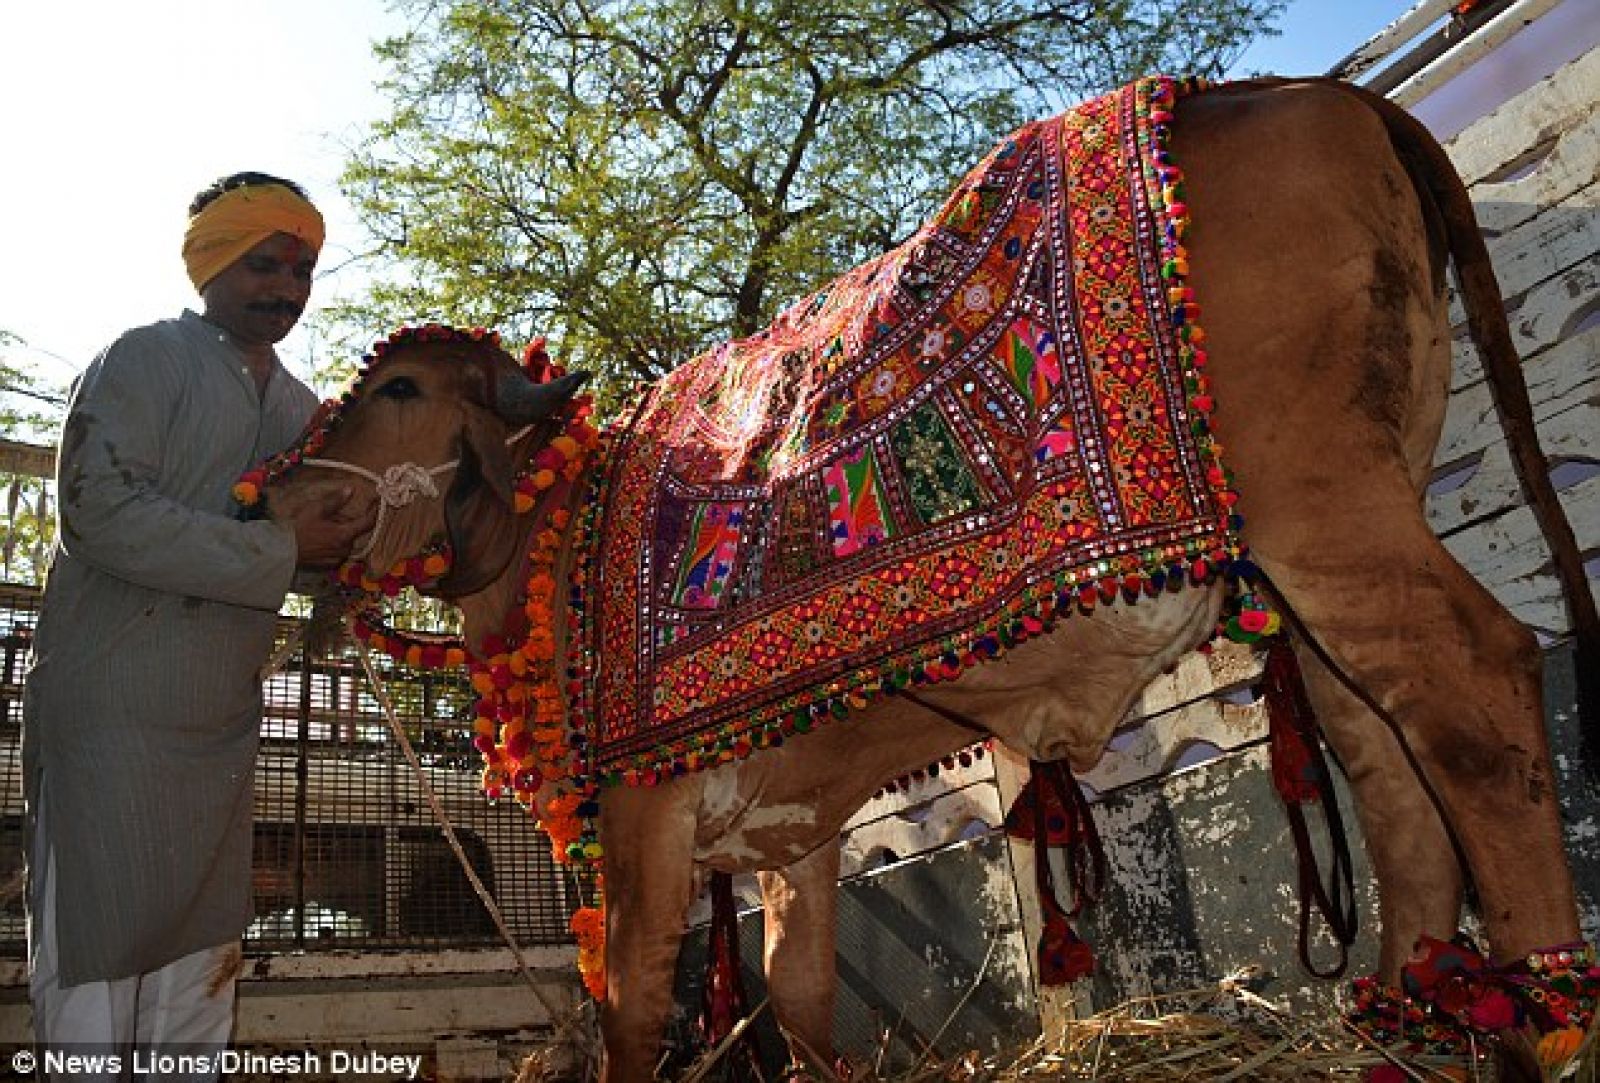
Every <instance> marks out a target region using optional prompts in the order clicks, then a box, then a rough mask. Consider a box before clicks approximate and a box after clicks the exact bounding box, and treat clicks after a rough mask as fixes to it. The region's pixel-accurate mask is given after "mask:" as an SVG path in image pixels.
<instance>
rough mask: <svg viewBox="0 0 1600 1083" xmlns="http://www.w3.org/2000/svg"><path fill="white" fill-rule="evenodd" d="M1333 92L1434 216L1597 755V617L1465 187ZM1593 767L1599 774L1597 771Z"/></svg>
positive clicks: (1444, 159)
mask: <svg viewBox="0 0 1600 1083" xmlns="http://www.w3.org/2000/svg"><path fill="white" fill-rule="evenodd" d="M1339 85H1340V86H1341V87H1342V88H1343V89H1345V90H1347V91H1349V92H1351V93H1354V94H1356V95H1357V96H1358V97H1360V98H1361V99H1362V100H1363V101H1365V102H1366V103H1367V104H1368V106H1369V107H1370V108H1372V109H1373V110H1374V111H1375V112H1376V113H1377V114H1378V116H1379V117H1381V118H1382V120H1383V123H1384V127H1385V128H1387V129H1388V132H1389V140H1390V142H1391V143H1392V144H1393V145H1394V148H1395V153H1396V154H1397V155H1398V156H1399V158H1400V160H1401V161H1402V162H1403V163H1404V164H1405V167H1406V171H1407V172H1408V173H1409V174H1410V175H1411V179H1412V183H1413V184H1415V185H1416V187H1417V194H1418V196H1419V198H1421V199H1422V200H1423V201H1424V203H1425V204H1432V206H1433V207H1434V209H1436V210H1437V212H1438V218H1439V222H1440V224H1441V225H1442V227H1443V229H1444V234H1445V243H1446V247H1447V248H1448V250H1449V253H1450V256H1451V259H1452V260H1453V261H1454V263H1455V267H1456V281H1457V286H1458V288H1459V290H1460V295H1461V301H1462V306H1463V308H1464V309H1465V310H1466V314H1467V328H1468V330H1469V332H1470V333H1471V335H1472V341H1473V343H1474V344H1475V345H1476V346H1477V347H1478V353H1479V355H1480V356H1481V358H1482V361H1483V371H1484V375H1485V377H1486V378H1487V380H1488V382H1489V391H1490V394H1491V395H1492V397H1493V399H1494V404H1495V410H1496V412H1497V413H1498V414H1499V416H1500V426H1501V428H1502V429H1503V430H1504V432H1505V437H1506V445H1507V447H1509V448H1510V450H1511V463H1512V466H1513V468H1514V469H1515V470H1516V474H1517V481H1518V482H1519V483H1520V485H1521V487H1522V495H1523V499H1524V500H1526V501H1527V503H1528V506H1529V507H1530V508H1531V509H1532V510H1533V515H1534V518H1535V520H1537V522H1538V524H1539V529H1540V530H1541V531H1542V532H1543V534H1544V537H1545V542H1546V544H1547V545H1549V547H1550V555H1551V559H1552V562H1553V565H1554V567H1555V572H1556V578H1557V580H1558V581H1559V582H1560V584H1561V590H1562V593H1563V595H1564V596H1565V598H1566V603H1567V612H1568V615H1569V617H1570V619H1571V621H1572V630H1573V637H1574V640H1575V646H1576V667H1577V677H1578V704H1579V713H1580V714H1581V716H1582V717H1583V720H1584V728H1585V737H1586V739H1587V740H1588V743H1589V744H1590V746H1591V748H1600V613H1597V611H1596V607H1595V600H1594V595H1593V594H1592V593H1591V591H1590V589H1589V580H1588V576H1587V574H1586V573H1585V569H1584V565H1583V551H1582V550H1581V549H1580V548H1579V547H1578V541H1577V538H1576V536H1575V535H1574V534H1573V530H1572V523H1571V521H1569V520H1568V518H1567V514H1566V511H1565V509H1563V508H1562V506H1561V501H1560V498H1558V497H1557V496H1556V490H1555V486H1554V485H1553V484H1552V483H1551V481H1550V464H1549V460H1548V459H1547V458H1546V457H1545V454H1544V451H1543V450H1542V449H1541V448H1540V446H1539V435H1538V432H1537V430H1536V428H1535V425H1534V418H1533V405H1532V403H1531V401H1530V400H1529V397H1528V384H1527V381H1526V380H1525V379H1524V378H1523V373H1522V360H1521V358H1519V357H1518V356H1517V351H1516V347H1515V346H1514V345H1513V344H1512V341H1511V327H1510V325H1509V323H1508V322H1507V320H1506V313H1505V303H1504V300H1503V299H1502V298H1501V295H1500V286H1499V283H1498V282H1497V281H1496V280H1495V274H1494V266H1493V265H1492V264H1491V263H1490V262H1489V248H1488V245H1486V244H1485V243H1484V240H1483V234H1482V233H1481V232H1480V231H1479V229H1478V221H1477V218H1476V216H1475V215H1474V214H1473V210H1472V201H1471V199H1470V198H1469V197H1468V195H1467V189H1466V185H1465V184H1463V183H1462V180H1461V176H1460V174H1459V173H1457V172H1456V169H1455V165H1454V164H1453V163H1452V162H1451V161H1450V158H1449V156H1448V155H1447V154H1445V152H1444V148H1443V147H1441V146H1440V145H1439V142H1438V140H1436V139H1435V138H1434V137H1433V133H1431V132H1429V131H1428V129H1427V128H1425V127H1423V125H1422V123H1421V122H1420V121H1418V120H1417V119H1416V118H1415V117H1413V116H1412V115H1411V114H1410V113H1407V112H1406V111H1405V110H1404V109H1401V108H1400V107H1399V106H1397V105H1395V104H1394V103H1393V102H1391V101H1389V100H1388V99H1386V98H1383V97H1380V96H1378V95H1376V94H1373V93H1371V92H1369V91H1366V90H1363V89H1362V88H1360V87H1355V86H1351V85H1350V84H1348V83H1341V84H1339ZM1595 766H1596V767H1597V768H1600V763H1597V764H1596V765H1595Z"/></svg>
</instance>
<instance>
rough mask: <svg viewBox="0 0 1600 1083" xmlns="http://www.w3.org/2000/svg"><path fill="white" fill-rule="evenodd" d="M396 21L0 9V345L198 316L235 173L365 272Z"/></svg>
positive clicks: (328, 275)
mask: <svg viewBox="0 0 1600 1083" xmlns="http://www.w3.org/2000/svg"><path fill="white" fill-rule="evenodd" d="M1410 6H1411V0H1293V2H1292V3H1291V4H1290V6H1289V9H1288V11H1287V12H1286V13H1285V15H1284V16H1283V17H1282V19H1281V20H1280V23H1279V26H1280V27H1281V29H1282V30H1283V35H1282V36H1281V37H1278V38H1273V39H1266V40H1263V41H1261V42H1258V43H1257V44H1256V45H1254V46H1253V47H1252V48H1251V49H1250V50H1249V51H1248V52H1247V53H1246V54H1245V56H1244V57H1243V58H1242V59H1241V60H1240V62H1239V65H1238V66H1237V69H1236V72H1235V74H1240V75H1244V74H1252V73H1256V72H1266V71H1276V72H1281V73H1284V74H1309V73H1320V72H1322V71H1325V70H1327V69H1328V68H1329V67H1330V66H1332V65H1333V64H1335V63H1337V62H1338V61H1339V60H1341V59H1342V58H1343V57H1344V56H1345V55H1346V54H1348V53H1349V52H1350V51H1351V50H1352V49H1354V48H1356V47H1357V46H1358V45H1360V44H1361V43H1363V42H1365V41H1366V40H1367V39H1368V38H1370V37H1371V36H1372V35H1373V34H1374V33H1376V32H1377V31H1378V30H1381V29H1382V28H1383V27H1384V26H1386V25H1387V24H1388V23H1390V22H1391V21H1393V20H1394V19H1395V18H1396V17H1397V16H1398V15H1400V14H1401V13H1402V12H1404V11H1405V10H1406V9H1407V8H1409V7H1410ZM402 29H404V27H403V23H402V21H401V19H400V17H399V16H398V15H396V14H395V13H393V12H392V11H390V10H389V8H388V6H387V5H386V3H385V2H384V0H271V2H268V3H260V2H256V3H244V2H241V0H138V2H128V0H70V2H69V0H57V2H48V0H7V2H5V3H3V4H0V43H3V44H0V103H4V104H3V105H0V122H3V124H0V131H3V132H4V135H5V139H6V143H7V151H6V154H5V155H4V166H3V167H0V207H3V208H4V216H5V223H6V224H5V230H4V236H5V242H4V243H5V250H6V256H7V258H6V259H5V260H3V261H0V330H3V331H6V332H9V333H10V334H11V335H13V336H16V337H18V338H20V339H22V340H23V341H24V343H25V345H24V346H22V347H15V346H12V347H0V356H3V357H4V358H5V359H6V360H7V361H8V362H9V363H11V364H13V365H15V366H17V367H19V368H23V369H25V370H27V371H29V372H32V373H34V374H35V375H36V376H37V377H39V378H40V379H41V380H42V381H43V382H44V383H46V384H48V385H52V386H54V387H57V388H62V387H65V385H66V383H67V382H68V381H69V380H70V379H71V378H72V376H73V375H75V374H76V373H77V372H79V371H81V370H82V369H83V367H84V366H85V365H87V364H88V363H89V362H90V361H91V360H92V359H93V358H94V356H95V354H96V353H97V352H99V350H100V349H102V348H103V347H105V346H106V345H108V344H109V343H110V342H111V341H112V340H113V339H115V338H116V337H117V335H118V334H120V333H121V332H122V331H123V330H125V329H127V328H129V327H134V326H138V325H140V324H144V323H149V322H151V321H154V320H157V319H162V318H165V317H169V316H175V315H177V313H178V312H179V311H181V310H182V309H183V308H185V307H196V308H198V299H197V298H196V297H195V295H194V293H193V290H192V289H191V287H190V285H189V282H188V279H187V278H186V277H185V275H184V272H183V265H182V261H181V260H180V258H179V256H178V246H179V243H180V240H181V237H182V233H183V226H184V213H185V210H186V208H187V206H188V203H189V200H190V199H191V198H192V197H193V195H194V193H195V192H196V191H198V190H200V189H201V188H203V187H205V186H206V185H207V184H208V183H210V181H212V180H214V179H215V178H217V177H220V176H223V175H225V174H228V173H234V172H238V171H241V170H247V169H249V170H260V171H263V172H267V173H273V174H276V175H278V176H283V177H288V178H291V179H293V180H295V181H297V182H299V183H301V184H302V185H304V186H305V187H306V188H307V189H308V190H309V191H310V193H311V195H312V198H313V200H314V201H315V202H316V203H317V204H318V206H319V207H320V208H321V209H322V211H323V214H324V216H325V217H326V219H327V222H328V242H327V246H326V247H325V248H324V250H323V254H322V259H321V261H320V264H319V269H318V279H317V284H316V288H315V290H314V293H313V298H312V305H313V308H315V307H316V306H318V305H319V304H325V303H327V302H328V301H330V300H333V299H335V298H337V297H340V296H354V295H355V294H357V293H358V292H359V290H360V287H361V285H362V281H363V280H362V278H361V277H360V276H361V274H362V273H364V272H360V271H356V270H352V269H350V268H349V267H344V268H343V269H341V265H342V264H345V263H346V261H347V260H349V258H350V257H351V256H352V255H353V254H355V253H357V252H359V251H360V250H361V248H362V246H363V237H362V235H361V233H360V230H359V226H358V224H357V222H356V220H355V218H354V215H353V213H352V212H351V210H350V208H349V206H348V205H347V204H346V203H345V201H344V200H343V198H342V197H341V195H340V193H339V190H338V177H339V174H340V172H341V170H342V169H343V166H344V162H345V160H346V158H347V157H348V156H349V151H350V149H351V148H352V147H354V146H356V145H357V144H359V143H360V141H361V139H362V137H363V134H364V132H365V130H366V129H367V127H368V125H370V124H371V123H372V122H373V121H375V120H378V119H380V118H382V117H383V116H384V115H385V113H386V101H385V99H384V97H383V96H382V94H381V92H380V90H379V87H378V84H379V83H380V81H381V80H382V78H383V76H384V72H383V70H382V67H381V65H380V64H379V62H378V61H377V59H376V58H375V57H374V55H373V49H372V46H373V43H374V42H375V41H377V40H380V39H382V38H384V37H387V36H390V35H393V34H395V33H398V32H400V31H401V30H402ZM387 330H388V329H382V328H378V329H374V337H378V335H379V333H380V332H386V331H387ZM311 350H312V343H311V341H310V338H309V336H307V335H305V334H304V333H303V332H302V331H296V332H295V333H294V335H292V336H291V337H290V338H289V339H288V340H286V342H285V343H284V345H283V346H281V347H280V350H279V352H280V356H282V357H283V359H284V361H285V363H286V364H288V365H289V367H290V368H291V369H292V370H293V371H295V372H296V373H297V374H298V375H300V376H302V377H303V378H309V376H310V372H311V368H312V365H311V362H312V357H311ZM322 360H323V359H318V361H319V363H321V361H322ZM350 360H354V359H353V358H352V359H350ZM319 390H321V391H323V392H325V393H326V392H327V391H329V390H330V389H328V388H319Z"/></svg>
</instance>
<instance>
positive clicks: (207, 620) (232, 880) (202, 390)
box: [23, 174, 362, 1074]
mask: <svg viewBox="0 0 1600 1083" xmlns="http://www.w3.org/2000/svg"><path fill="white" fill-rule="evenodd" d="M241 177H243V178H247V179H245V180H243V181H241V180H240V178H241ZM263 177H264V175H260V174H241V175H235V177H233V178H227V179H225V181H223V182H219V184H218V185H216V186H214V187H213V192H214V194H212V195H211V198H210V200H209V201H207V202H205V203H204V204H203V205H202V200H203V199H204V198H205V196H206V193H202V197H199V198H197V201H196V206H197V207H201V210H200V211H198V212H196V211H194V210H193V209H192V213H194V214H195V217H194V218H192V219H191V227H190V235H189V238H188V240H187V241H186V245H185V253H184V254H185V261H186V263H187V265H188V269H189V271H190V277H191V279H193V280H194V281H195V285H196V288H197V289H198V290H199V291H200V293H201V296H202V298H204V299H205V301H206V306H205V309H206V313H205V315H204V316H201V315H196V314H195V313H194V312H189V311H186V312H184V313H183V315H182V317H181V318H179V319H176V320H167V321H164V322H161V323H156V324H153V325H150V326H147V327H141V328H137V329H135V330H132V331H129V332H127V333H126V334H124V335H123V336H122V337H121V338H119V339H118V340H117V341H116V342H115V343H114V344H113V345H112V346H111V347H110V348H109V349H107V350H106V351H105V352H104V353H102V354H101V355H100V356H99V357H98V358H96V359H95V361H94V362H93V363H92V364H91V365H90V366H89V368H88V369H87V371H85V372H84V373H83V375H82V376H81V377H80V379H79V380H78V382H77V385H76V386H75V388H74V391H73V395H72V398H71V402H70V404H69V407H68V415H67V421H66V425H65V428H64V431H63V435H62V440H61V449H60V457H59V462H58V465H57V486H58V493H59V501H58V503H59V515H60V521H59V524H58V526H59V529H58V532H57V544H56V551H55V553H54V556H53V563H52V567H51V570H50V574H49V578H48V584H47V586H46V588H45V592H44V599H43V603H42V610H41V614H40V619H39V627H38V630H37V635H36V639H35V646H34V660H33V666H32V669H31V670H30V672H29V674H28V677H27V686H26V699H25V710H24V741H23V747H24V770H25V776H26V788H27V796H28V809H29V818H30V825H31V838H32V845H31V855H30V862H29V866H30V867H29V877H30V883H29V892H30V897H29V902H30V930H29V932H30V944H29V953H30V963H31V964H32V968H33V975H32V978H33V982H32V984H33V993H34V1016H35V1030H36V1034H37V1035H38V1036H39V1038H40V1040H41V1042H44V1043H46V1044H47V1045H48V1044H51V1043H56V1044H61V1043H70V1044H78V1043H83V1044H86V1045H89V1044H92V1045H96V1046H101V1045H104V1046H110V1047H112V1048H113V1049H118V1050H123V1051H125V1052H128V1053H131V1052H132V1051H133V1050H132V1048H130V1043H133V1042H137V1043H138V1046H139V1047H149V1046H166V1045H169V1044H173V1043H177V1044H185V1045H188V1044H191V1043H200V1044H219V1043H225V1042H226V1040H227V1038H228V1033H229V1032H228V1029H227V1028H228V1027H231V1015H232V990H233V971H234V970H236V969H237V968H236V966H234V967H231V968H230V967H228V966H227V964H228V963H229V962H230V961H231V962H234V963H236V961H237V945H238V941H239V937H240V935H241V934H242V932H243V931H244V928H245V926H246V924H247V923H248V922H249V920H250V918H251V876H250V872H251V833H252V798H253V779H254V770H255V759H256V750H257V744H258V733H259V727H260V720H261V709H262V701H261V686H260V680H259V676H258V673H259V670H260V668H261V666H262V664H263V662H264V661H265V660H266V658H267V656H268V654H269V653H270V650H271V647H272V641H273V631H274V625H275V620H276V616H277V613H278V609H279V607H280V605H281V604H282V602H283V599H284V596H285V593H286V592H287V591H288V589H289V586H290V582H291V578H292V577H293V575H294V573H295V570H296V567H297V565H301V566H311V565H324V566H325V565H328V564H331V563H336V562H337V560H338V559H339V557H340V556H342V554H343V553H344V552H347V551H348V548H349V545H350V542H351V541H352V540H353V538H354V537H355V536H356V535H357V534H359V533H360V531H361V528H362V524H361V523H359V522H356V521H355V520H354V518H353V517H351V515H350V513H349V511H348V510H347V509H337V510H335V509H326V508H325V509H320V510H318V511H317V512H315V513H314V515H313V516H312V517H311V518H308V519H307V520H304V521H299V522H293V523H288V524H278V523H275V522H273V521H271V520H261V521H255V522H242V521H239V520H237V519H236V518H234V517H233V515H232V514H231V513H232V509H233V505H232V500H231V495H230V490H231V486H232V484H233V482H234V481H235V480H236V479H237V478H238V476H239V475H240V474H241V473H242V472H244V471H245V470H247V469H249V468H250V467H251V466H253V465H254V464H256V463H257V462H259V461H260V460H262V459H263V458H265V457H267V456H269V455H271V454H273V453H275V452H277V451H279V450H281V449H282V448H284V447H285V446H286V445H288V444H290V443H291V442H293V440H294V439H295V438H296V437H297V436H298V435H299V433H300V432H301V429H302V428H303V426H304V425H305V423H306V421H307V419H308V418H309V416H310V414H311V412H312V410H313V409H314V407H315V406H316V398H315V396H314V395H313V394H312V392H311V391H310V390H309V389H308V388H307V387H306V386H305V385H304V384H302V383H300V381H298V380H296V379H295V378H294V377H293V376H291V375H290V374H289V372H288V371H287V370H286V369H284V368H283V366H282V365H281V364H280V363H279V362H278V359H277V356H276V353H275V352H274V351H273V350H272V345H273V344H274V343H275V342H277V341H279V340H281V339H282V337H283V336H284V335H286V334H287V333H288V331H289V329H290V328H292V327H293V325H294V323H295V321H296V319H297V318H298V316H299V314H300V311H301V310H302V309H303V307H304V305H305V303H306V300H307V298H308V296H309V290H310V277H311V268H312V266H314V264H315V260H316V253H317V249H318V248H319V247H320V245H321V240H322V236H321V219H320V216H316V212H315V211H314V209H311V206H310V204H309V203H306V202H304V200H303V196H302V194H301V193H299V192H298V189H293V186H292V185H288V184H287V182H281V181H276V179H275V178H265V180H263V179H259V178H263ZM269 181H271V182H275V183H267V182H269ZM229 182H234V184H233V187H232V188H228V187H225V186H226V185H227V184H228V183H229ZM217 189H221V190H220V191H217ZM267 189H277V191H267ZM291 189H293V191H291ZM240 193H243V194H242V195H241V194H240ZM218 197H221V198H218ZM263 197H265V202H264V203H263ZM218 206H220V207H221V208H222V210H221V211H215V210H208V209H206V208H215V207H218ZM201 214H208V215H211V217H209V218H202V217H201V216H200V215H201ZM196 223H199V225H200V226H201V227H204V228H201V229H200V238H199V240H200V241H208V240H209V241H210V242H212V244H211V251H210V252H209V254H207V252H206V251H205V250H204V249H203V248H199V246H197V248H199V250H198V254H197V252H194V251H191V244H195V237H196V228H197V227H196ZM207 229H209V230H210V232H209V233H208V232H207ZM219 237H221V240H219ZM223 241H226V242H227V243H226V244H224V243H223ZM230 244H231V246H232V247H228V245H230ZM219 245H221V248H220V251H218V246H219ZM219 264H220V266H219ZM180 965H181V966H183V967H187V970H186V971H184V972H181V973H177V975H176V977H175V976H174V974H175V972H173V971H172V970H170V969H168V968H174V967H179V966H180ZM219 967H221V968H222V969H221V970H220V971H219ZM183 985H187V986H189V987H192V988H190V989H189V990H188V992H187V993H186V994H184V995H185V996H187V997H188V998H189V999H191V1000H196V1001H198V1002H203V1003H201V1007H200V1009H199V1010H200V1011H201V1023H200V1024H197V1025H196V1026H185V1025H184V1024H183V1023H182V1018H183V1012H184V1011H186V1010H187V1008H186V1007H185V1006H184V1005H183V1004H181V1003H180V1004H174V1003H163V1002H162V1001H161V995H162V993H163V992H164V991H165V990H169V989H174V988H177V987H179V986H183ZM224 986H225V987H226V989H225V997H218V995H217V991H218V990H221V989H222V988H223V987H224ZM208 997H209V998H210V999H209V1000H208V999H207V998H208ZM74 998H77V999H74ZM219 1000H220V1001H221V1003H220V1005H219V1003H218V1001H219ZM101 1014H104V1015H106V1016H108V1018H104V1019H102V1018H98V1016H100V1015H101ZM91 1017H95V1018H91ZM219 1027H220V1028H222V1029H221V1032H220V1034H219V1033H218V1029H219ZM129 1059H131V1058H129ZM122 1067H123V1070H124V1074H125V1073H126V1070H127V1068H128V1067H129V1065H127V1064H124V1065H123V1066H122Z"/></svg>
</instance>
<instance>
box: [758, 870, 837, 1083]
mask: <svg viewBox="0 0 1600 1083" xmlns="http://www.w3.org/2000/svg"><path fill="white" fill-rule="evenodd" d="M760 879H761V899H762V904H763V906H764V907H765V910H766V949H765V954H766V972H767V989H768V991H769V992H770V994H771V996H772V1006H773V1010H774V1011H775V1012H776V1013H777V1017H778V1025H779V1026H780V1027H782V1028H783V1032H784V1035H785V1037H786V1038H788V1040H789V1046H790V1055H791V1057H792V1058H793V1059H794V1060H795V1061H796V1062H797V1063H800V1064H808V1065H809V1066H811V1067H812V1068H816V1069H820V1070H822V1071H831V1067H832V1065H831V1061H832V1057H833V1001H834V983H835V980H836V979H835V974H834V972H835V969H836V968H835V965H834V943H835V921H836V920H837V915H838V890H837V885H838V880H839V842H838V840H837V839H834V840H832V841H829V842H826V843H824V844H823V845H821V846H819V847H817V848H816V849H815V850H813V851H811V853H809V854H807V855H806V856H805V857H803V858H801V859H800V860H798V861H796V862H794V863H792V864H790V865H787V866H785V867H784V868H781V869H777V870H775V871H772V872H763V873H761V874H760Z"/></svg>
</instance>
